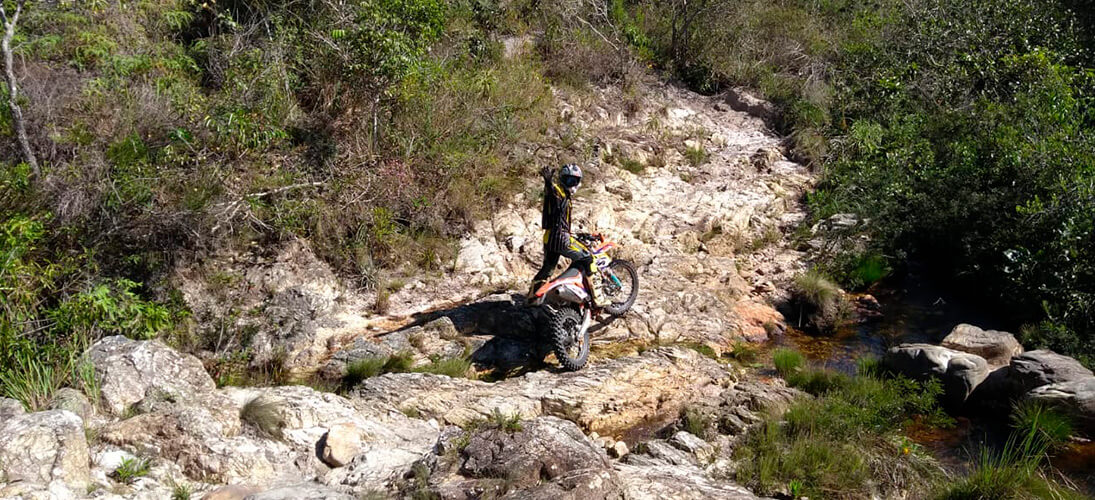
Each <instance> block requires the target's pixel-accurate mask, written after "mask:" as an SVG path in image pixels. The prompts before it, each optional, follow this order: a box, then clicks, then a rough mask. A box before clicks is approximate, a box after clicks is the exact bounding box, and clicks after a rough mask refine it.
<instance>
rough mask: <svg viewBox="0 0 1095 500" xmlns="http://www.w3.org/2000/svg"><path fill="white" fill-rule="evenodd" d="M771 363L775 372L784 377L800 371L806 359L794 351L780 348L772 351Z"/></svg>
mask: <svg viewBox="0 0 1095 500" xmlns="http://www.w3.org/2000/svg"><path fill="white" fill-rule="evenodd" d="M772 363H773V364H774V365H775V366H776V372H777V373H779V374H780V376H782V377H786V376H789V375H791V374H793V373H796V372H797V371H798V370H800V369H802V367H803V366H805V364H806V358H805V357H803V356H802V353H800V352H798V351H796V350H794V349H789V348H786V347H780V348H778V349H776V350H774V351H772Z"/></svg>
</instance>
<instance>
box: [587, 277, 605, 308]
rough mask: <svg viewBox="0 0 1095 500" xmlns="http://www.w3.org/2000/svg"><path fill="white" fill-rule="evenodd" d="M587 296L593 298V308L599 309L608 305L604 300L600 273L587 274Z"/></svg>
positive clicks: (602, 280)
mask: <svg viewBox="0 0 1095 500" xmlns="http://www.w3.org/2000/svg"><path fill="white" fill-rule="evenodd" d="M589 289H590V290H589V295H590V296H592V297H593V306H594V307H596V308H598V309H601V308H604V307H605V306H607V305H608V302H607V301H606V300H605V291H604V278H603V277H602V276H601V272H600V271H596V272H591V273H589Z"/></svg>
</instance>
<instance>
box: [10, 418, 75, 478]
mask: <svg viewBox="0 0 1095 500" xmlns="http://www.w3.org/2000/svg"><path fill="white" fill-rule="evenodd" d="M0 443H3V445H2V446H0V472H2V474H0V476H2V477H4V478H5V479H6V480H7V481H9V482H17V481H26V482H30V483H41V484H48V483H50V482H51V481H54V480H59V481H61V482H63V483H64V484H65V485H67V486H69V487H71V488H74V489H77V490H82V489H83V488H84V487H86V486H87V483H88V479H89V477H90V476H89V473H90V466H89V463H90V457H89V454H88V446H87V438H86V437H85V436H84V423H83V421H82V420H80V417H78V416H76V414H74V413H72V412H69V411H65V410H50V411H43V412H37V413H26V414H23V415H16V416H13V417H10V418H8V419H6V420H4V421H3V422H0Z"/></svg>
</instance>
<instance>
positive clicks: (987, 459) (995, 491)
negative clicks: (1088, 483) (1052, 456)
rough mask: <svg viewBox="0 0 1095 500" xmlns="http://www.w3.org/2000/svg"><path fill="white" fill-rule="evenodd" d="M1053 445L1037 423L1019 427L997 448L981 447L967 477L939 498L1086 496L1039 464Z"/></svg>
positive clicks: (1055, 499) (1063, 498)
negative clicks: (1048, 474)
mask: <svg viewBox="0 0 1095 500" xmlns="http://www.w3.org/2000/svg"><path fill="white" fill-rule="evenodd" d="M1051 446H1052V442H1051V439H1050V438H1049V437H1048V436H1047V435H1046V434H1044V433H1043V432H1042V431H1041V430H1040V429H1039V428H1038V426H1037V425H1032V426H1031V427H1029V428H1027V429H1018V430H1017V432H1015V433H1013V434H1012V435H1011V437H1010V438H1008V441H1007V442H1006V443H1005V444H1004V447H1003V448H1002V449H1001V450H1000V451H992V450H989V449H987V448H986V449H982V451H981V454H980V457H979V459H978V461H977V464H976V465H975V467H974V469H973V471H972V472H970V474H969V475H968V476H966V477H965V478H963V479H960V480H959V481H957V482H956V483H954V484H952V485H951V486H949V487H947V488H945V489H944V491H943V492H942V493H941V494H940V495H939V498H940V500H987V499H997V498H1000V499H1026V498H1030V499H1046V500H1058V499H1060V500H1066V499H1081V498H1086V497H1085V496H1084V495H1082V494H1081V493H1079V492H1077V491H1074V490H1072V489H1071V488H1068V487H1066V486H1064V485H1061V484H1059V483H1057V482H1055V481H1053V480H1052V479H1050V478H1049V477H1047V476H1046V474H1045V472H1044V471H1043V470H1042V468H1041V465H1042V462H1043V460H1044V459H1045V457H1046V455H1047V453H1048V452H1049V450H1050V448H1051Z"/></svg>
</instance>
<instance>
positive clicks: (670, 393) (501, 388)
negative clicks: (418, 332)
mask: <svg viewBox="0 0 1095 500" xmlns="http://www.w3.org/2000/svg"><path fill="white" fill-rule="evenodd" d="M729 382H730V374H729V373H728V372H726V370H724V369H723V368H722V367H721V366H720V365H719V364H718V363H716V362H714V361H712V360H710V359H708V358H706V357H704V356H702V355H700V354H698V353H696V352H695V351H693V350H691V349H683V348H676V347H663V348H660V349H655V350H651V351H647V352H645V353H643V354H642V355H639V356H635V357H628V358H621V359H617V360H611V361H608V362H605V363H601V364H594V365H592V366H588V367H587V368H585V369H583V370H581V371H578V372H569V373H553V372H548V371H541V372H533V373H529V374H526V375H524V376H521V377H517V378H513V379H507V380H503V381H501V382H496V383H487V382H481V381H475V380H466V379H453V378H450V377H446V376H442V375H428V374H418V373H411V374H389V375H383V376H380V377H375V378H372V379H368V380H366V381H364V382H363V383H362V384H361V385H359V386H358V387H357V389H356V391H355V395H356V398H358V399H360V400H363V401H379V402H384V403H388V404H391V405H394V406H397V407H399V408H401V409H404V410H405V411H410V412H417V413H418V414H420V415H423V416H425V417H432V418H436V419H438V420H439V421H441V422H443V423H447V424H452V425H457V426H466V425H467V424H469V423H471V422H473V421H475V420H481V419H484V418H486V417H489V416H490V415H491V414H492V413H494V411H495V410H497V411H500V412H502V413H503V414H507V415H508V414H514V413H517V414H520V415H522V416H524V417H526V418H532V417H536V416H540V415H553V416H558V417H561V418H565V419H567V420H571V421H573V422H575V423H577V424H578V425H579V426H580V427H582V428H583V429H585V430H586V431H593V432H597V433H599V434H601V435H613V434H615V433H618V432H619V431H622V430H625V429H629V428H631V427H633V426H635V425H638V424H640V423H642V422H646V421H649V420H651V419H654V418H658V417H660V416H663V415H667V414H674V415H675V414H676V413H677V412H678V411H679V410H680V408H681V406H682V405H684V404H685V403H687V402H688V401H690V400H692V399H694V398H699V397H717V396H718V395H719V394H720V393H721V392H722V390H723V387H724V386H725V385H727V384H729Z"/></svg>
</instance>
